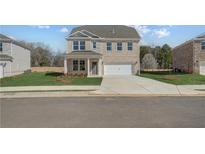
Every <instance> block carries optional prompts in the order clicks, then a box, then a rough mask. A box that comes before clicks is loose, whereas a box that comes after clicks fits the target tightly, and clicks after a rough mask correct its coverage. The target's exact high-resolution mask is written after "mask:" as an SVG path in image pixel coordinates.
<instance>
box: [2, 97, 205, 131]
mask: <svg viewBox="0 0 205 154" xmlns="http://www.w3.org/2000/svg"><path fill="white" fill-rule="evenodd" d="M0 105H1V106H0V107H1V127H21V128H22V127H23V128H24V127H40V128H42V127H43V128H50V127H60V128H62V127H83V128H87V127H89V128H90V127H91V128H137V127H141V128H147V127H152V128H153V127H154V128H155V127H161V128H164V127H183V128H185V127H205V97H67V98H18V99H0Z"/></svg>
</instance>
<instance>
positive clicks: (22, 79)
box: [0, 72, 102, 87]
mask: <svg viewBox="0 0 205 154" xmlns="http://www.w3.org/2000/svg"><path fill="white" fill-rule="evenodd" d="M101 81H102V78H97V77H96V78H87V77H66V76H63V74H61V73H52V72H50V73H37V72H34V73H29V74H22V75H17V76H13V77H6V78H3V79H1V80H0V85H1V86H2V87H6V86H55V85H100V84H101Z"/></svg>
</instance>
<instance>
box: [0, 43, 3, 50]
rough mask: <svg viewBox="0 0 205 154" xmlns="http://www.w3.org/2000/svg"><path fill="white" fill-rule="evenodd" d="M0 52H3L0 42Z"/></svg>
mask: <svg viewBox="0 0 205 154" xmlns="http://www.w3.org/2000/svg"><path fill="white" fill-rule="evenodd" d="M0 52H3V42H0Z"/></svg>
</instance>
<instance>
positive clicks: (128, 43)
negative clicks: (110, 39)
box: [127, 42, 133, 51]
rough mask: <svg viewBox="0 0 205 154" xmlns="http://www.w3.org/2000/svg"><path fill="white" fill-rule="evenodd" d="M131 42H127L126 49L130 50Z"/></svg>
mask: <svg viewBox="0 0 205 154" xmlns="http://www.w3.org/2000/svg"><path fill="white" fill-rule="evenodd" d="M132 48H133V47H132V42H127V50H128V51H132Z"/></svg>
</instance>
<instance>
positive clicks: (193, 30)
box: [0, 25, 205, 52]
mask: <svg viewBox="0 0 205 154" xmlns="http://www.w3.org/2000/svg"><path fill="white" fill-rule="evenodd" d="M132 26H133V27H135V28H136V30H137V31H138V32H139V34H140V35H141V38H142V39H141V44H144V45H151V46H156V45H163V44H165V43H167V44H169V45H170V46H172V47H175V46H176V45H178V44H180V43H183V42H184V41H187V40H189V39H192V38H194V37H196V36H198V35H200V34H202V33H204V32H205V25H202V26H194V25H190V26H181V25H180V26H176V25H175V26H171V25H168V26H165V25H158V26H156V25H155V26H153V25H148V26H145V25H144V26H142V25H140V26H134V25H132ZM74 27H76V26H75V25H52V26H49V25H36V26H28V25H26V26H23V25H18V26H14V25H12V26H6V25H3V26H0V33H3V34H5V35H7V36H9V37H12V38H14V39H16V40H25V41H28V42H43V43H45V44H47V45H49V46H50V47H51V48H52V49H53V51H55V52H56V51H58V50H60V51H61V52H65V50H66V40H65V37H66V36H67V35H68V34H69V33H70V31H71V30H72V28H74Z"/></svg>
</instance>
